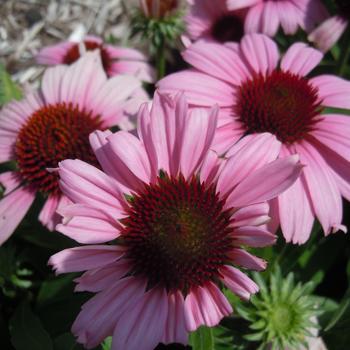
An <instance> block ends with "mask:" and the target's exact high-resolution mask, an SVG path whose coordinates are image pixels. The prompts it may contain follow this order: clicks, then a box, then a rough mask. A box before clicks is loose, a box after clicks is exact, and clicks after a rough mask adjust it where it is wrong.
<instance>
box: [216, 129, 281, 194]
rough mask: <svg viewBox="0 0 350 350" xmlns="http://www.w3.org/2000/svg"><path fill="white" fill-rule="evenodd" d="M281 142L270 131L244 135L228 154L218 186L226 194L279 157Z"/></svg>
mask: <svg viewBox="0 0 350 350" xmlns="http://www.w3.org/2000/svg"><path fill="white" fill-rule="evenodd" d="M280 148H281V143H280V142H279V141H277V139H276V137H275V136H274V135H272V134H269V133H263V134H253V135H248V136H246V137H244V138H243V139H242V140H240V141H239V142H238V143H237V144H235V145H234V146H233V147H232V148H231V149H230V150H229V151H228V152H227V154H226V156H227V157H229V158H228V160H227V162H226V163H225V165H224V166H223V169H222V171H221V173H220V175H219V179H218V185H217V188H218V190H219V191H220V193H221V194H226V193H228V192H230V191H232V189H233V188H234V187H235V186H236V185H237V184H239V183H240V182H241V181H243V180H244V179H245V178H247V176H248V175H250V174H252V173H254V171H255V170H257V169H259V168H261V167H262V166H263V165H265V164H267V163H269V162H271V161H273V160H275V159H276V158H277V157H278V154H279V151H280Z"/></svg>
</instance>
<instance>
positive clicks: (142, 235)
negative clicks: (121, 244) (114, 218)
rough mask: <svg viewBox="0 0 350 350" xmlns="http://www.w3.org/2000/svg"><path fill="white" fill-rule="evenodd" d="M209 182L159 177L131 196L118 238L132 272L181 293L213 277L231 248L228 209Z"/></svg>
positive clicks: (181, 177)
mask: <svg viewBox="0 0 350 350" xmlns="http://www.w3.org/2000/svg"><path fill="white" fill-rule="evenodd" d="M223 206H224V201H223V200H220V199H219V198H218V195H217V193H216V191H215V187H214V186H213V185H211V186H207V185H205V184H204V183H200V181H199V180H198V179H197V178H196V177H193V178H192V179H191V180H185V179H184V178H183V176H179V177H176V178H174V177H168V176H167V175H165V176H163V177H161V178H158V181H157V183H156V184H152V185H145V188H144V190H143V191H142V192H140V193H138V194H136V195H135V196H134V197H133V199H132V200H131V201H130V210H129V213H128V214H129V216H128V218H127V219H125V220H123V224H124V225H125V230H124V232H123V233H122V234H123V240H124V241H125V244H126V245H127V247H128V252H129V258H130V259H132V261H133V263H134V273H136V274H142V275H144V276H145V277H147V279H148V281H149V283H150V285H155V284H160V285H161V286H164V287H165V288H167V289H168V290H181V291H183V292H184V293H186V291H188V290H189V288H191V286H198V285H202V284H203V283H204V282H206V281H208V280H213V279H215V277H216V276H217V274H218V272H217V271H218V268H219V267H220V266H222V265H223V264H224V262H225V261H226V260H227V258H226V254H227V253H228V252H229V251H230V249H231V248H232V238H231V237H230V233H232V228H230V213H229V211H228V210H224V208H223Z"/></svg>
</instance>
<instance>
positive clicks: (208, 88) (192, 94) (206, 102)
mask: <svg viewBox="0 0 350 350" xmlns="http://www.w3.org/2000/svg"><path fill="white" fill-rule="evenodd" d="M157 87H158V88H159V89H160V91H163V92H167V93H175V92H178V91H183V92H185V94H186V98H187V100H188V102H189V103H190V104H193V105H195V106H203V107H212V106H213V105H215V104H218V105H219V106H220V107H229V106H232V96H233V95H234V91H235V90H234V89H235V88H234V87H233V86H232V85H230V84H228V83H226V82H224V81H222V80H219V79H217V78H214V77H211V76H209V75H207V74H205V73H201V72H198V71H195V70H190V69H189V70H185V71H182V72H178V73H174V74H170V75H168V76H167V77H165V78H163V79H162V80H160V81H159V82H158V83H157Z"/></svg>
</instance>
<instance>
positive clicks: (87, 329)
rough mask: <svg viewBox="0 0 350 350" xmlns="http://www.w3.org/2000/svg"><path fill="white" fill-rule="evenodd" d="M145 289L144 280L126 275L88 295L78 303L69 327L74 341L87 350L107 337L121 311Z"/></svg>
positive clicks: (131, 306) (130, 307) (142, 293)
mask: <svg viewBox="0 0 350 350" xmlns="http://www.w3.org/2000/svg"><path fill="white" fill-rule="evenodd" d="M145 288H146V282H145V281H144V280H142V279H138V278H134V277H126V278H123V279H121V280H117V281H116V282H115V283H114V284H113V285H111V286H110V287H109V288H108V289H105V290H103V291H102V292H100V293H98V294H97V295H96V296H94V297H93V298H91V299H90V300H89V301H88V302H87V303H85V304H84V305H83V306H82V310H81V312H80V313H79V315H78V317H77V319H76V320H75V321H74V323H73V326H72V332H73V333H74V334H75V335H76V336H78V339H77V341H78V342H79V343H82V344H84V345H85V347H87V348H89V349H91V348H94V347H95V346H97V345H99V344H100V343H101V342H102V341H103V340H104V339H105V338H107V337H108V336H111V335H112V334H113V331H114V328H115V326H116V324H117V321H118V319H119V318H120V316H121V315H122V313H123V312H124V311H125V310H132V308H133V307H134V306H135V304H137V302H138V300H139V299H140V298H141V297H142V296H143V295H144V292H145ZM129 312H130V311H129ZM122 349H123V348H122Z"/></svg>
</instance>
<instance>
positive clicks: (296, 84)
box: [234, 71, 322, 144]
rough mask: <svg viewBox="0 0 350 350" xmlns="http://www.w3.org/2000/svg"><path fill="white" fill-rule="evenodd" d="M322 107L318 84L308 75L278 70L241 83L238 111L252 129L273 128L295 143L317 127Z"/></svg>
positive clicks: (235, 111)
mask: <svg viewBox="0 0 350 350" xmlns="http://www.w3.org/2000/svg"><path fill="white" fill-rule="evenodd" d="M321 109H322V108H321V101H320V99H319V97H318V91H317V88H315V87H313V86H312V85H311V84H310V83H309V82H308V80H307V79H305V78H303V77H301V76H298V75H296V74H292V73H289V72H283V71H274V72H272V73H271V74H269V75H267V76H263V75H261V74H260V75H257V76H255V77H254V78H253V79H251V80H248V81H246V82H245V83H243V84H242V85H241V87H240V89H239V92H238V98H237V104H236V106H235V107H234V113H235V114H236V115H237V116H238V117H239V120H240V121H241V122H242V124H243V125H244V127H245V128H246V130H247V132H248V133H261V132H270V133H272V134H274V135H276V137H277V138H278V139H279V140H280V141H281V142H283V143H287V144H291V143H294V142H297V141H300V140H302V139H303V138H304V137H305V136H306V135H307V134H308V133H309V132H310V131H311V130H312V129H313V126H314V125H315V123H316V122H317V118H316V117H317V116H318V115H319V114H320V112H321Z"/></svg>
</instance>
